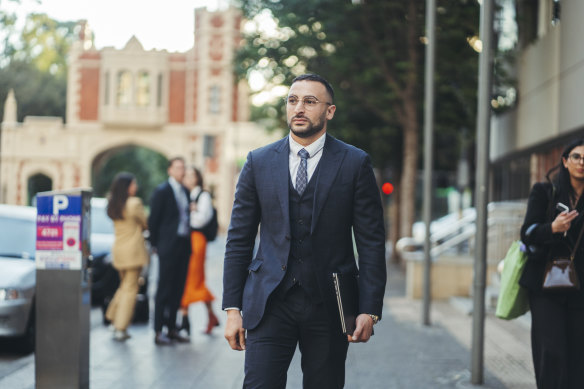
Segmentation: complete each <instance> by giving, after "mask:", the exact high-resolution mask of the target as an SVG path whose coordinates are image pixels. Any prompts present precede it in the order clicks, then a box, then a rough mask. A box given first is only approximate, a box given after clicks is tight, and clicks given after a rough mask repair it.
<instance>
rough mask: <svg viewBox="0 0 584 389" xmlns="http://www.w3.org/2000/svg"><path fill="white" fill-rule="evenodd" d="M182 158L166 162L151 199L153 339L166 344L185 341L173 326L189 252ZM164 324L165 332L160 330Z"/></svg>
mask: <svg viewBox="0 0 584 389" xmlns="http://www.w3.org/2000/svg"><path fill="white" fill-rule="evenodd" d="M184 175H185V161H184V159H183V158H181V157H176V158H172V159H171V160H170V161H169V162H168V176H169V177H168V181H166V182H164V183H162V184H160V185H159V186H158V187H157V188H156V190H155V191H154V193H153V195H152V199H151V200H150V217H149V219H148V228H149V230H150V243H151V244H152V248H153V250H154V251H156V252H157V253H158V263H159V266H158V269H159V274H158V289H157V291H156V299H155V306H154V331H155V332H156V336H155V338H154V342H155V343H156V344H157V345H168V344H171V342H172V341H173V340H176V341H178V342H188V341H189V339H188V338H185V337H183V336H181V335H179V333H178V331H177V330H176V313H177V311H178V308H179V305H180V299H181V297H182V294H183V289H184V286H185V279H186V275H187V268H188V264H189V257H190V254H191V243H190V238H189V234H190V229H189V192H188V190H187V189H186V188H185V187H184V186H183V185H182V184H181V182H182V180H183V178H184ZM164 326H166V328H167V333H166V334H165V333H164V332H163V327H164Z"/></svg>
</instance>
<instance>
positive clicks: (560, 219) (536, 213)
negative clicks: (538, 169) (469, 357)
mask: <svg viewBox="0 0 584 389" xmlns="http://www.w3.org/2000/svg"><path fill="white" fill-rule="evenodd" d="M546 179H547V182H545V183H537V184H535V185H534V186H533V188H532V190H531V193H530V195H529V201H528V204H527V213H526V215H525V221H524V223H523V226H522V227H521V240H522V241H523V243H524V244H525V245H526V246H527V252H528V258H529V259H528V261H527V263H526V265H525V269H524V271H523V274H522V277H521V280H520V284H521V285H522V286H524V287H526V288H527V289H528V291H529V304H530V309H531V348H532V356H533V365H534V370H535V380H536V383H537V387H538V388H539V389H556V388H557V389H560V388H561V389H575V388H584V291H583V290H582V288H580V289H566V290H554V291H551V290H546V289H543V288H542V285H543V280H544V273H545V269H546V264H547V262H548V261H551V260H552V259H553V258H560V257H570V255H571V253H572V250H573V248H574V247H576V246H577V250H576V252H575V256H574V263H573V264H574V265H575V268H576V274H577V276H578V278H579V279H580V282H584V242H580V244H579V245H577V242H578V238H579V235H580V232H581V230H582V229H583V228H584V218H583V217H582V214H584V199H583V198H582V192H583V191H584V139H581V140H578V141H575V142H572V143H571V144H570V145H568V147H566V148H565V150H564V151H563V153H562V156H561V159H560V162H559V163H558V165H556V166H555V167H553V168H552V169H551V170H550V171H549V172H548V173H547V175H546ZM583 241H584V239H583ZM583 285H584V284H583Z"/></svg>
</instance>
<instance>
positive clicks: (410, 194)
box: [399, 101, 419, 237]
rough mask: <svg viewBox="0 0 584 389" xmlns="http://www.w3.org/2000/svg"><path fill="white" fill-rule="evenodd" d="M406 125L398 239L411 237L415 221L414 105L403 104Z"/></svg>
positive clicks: (415, 123) (415, 120) (415, 144)
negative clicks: (404, 106)
mask: <svg viewBox="0 0 584 389" xmlns="http://www.w3.org/2000/svg"><path fill="white" fill-rule="evenodd" d="M405 105H406V114H407V116H406V123H404V154H403V155H404V156H403V170H402V176H401V185H400V203H401V209H400V223H399V224H400V237H404V236H412V225H413V224H414V221H415V205H416V180H417V176H418V137H419V136H418V120H417V118H416V114H415V111H416V109H415V106H416V103H415V102H414V101H409V102H405ZM408 106H409V107H408ZM408 111H409V112H408Z"/></svg>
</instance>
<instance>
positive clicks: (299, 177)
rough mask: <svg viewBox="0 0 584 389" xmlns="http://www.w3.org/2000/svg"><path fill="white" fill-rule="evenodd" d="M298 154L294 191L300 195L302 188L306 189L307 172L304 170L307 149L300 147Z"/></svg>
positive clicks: (302, 191)
mask: <svg viewBox="0 0 584 389" xmlns="http://www.w3.org/2000/svg"><path fill="white" fill-rule="evenodd" d="M298 155H299V156H300V166H298V173H297V174H296V192H298V194H300V195H302V193H304V189H306V184H307V183H308V173H307V171H306V164H307V161H308V157H309V156H310V154H308V151H306V150H305V149H302V150H300V151H299V152H298Z"/></svg>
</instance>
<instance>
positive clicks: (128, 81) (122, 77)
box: [116, 70, 132, 107]
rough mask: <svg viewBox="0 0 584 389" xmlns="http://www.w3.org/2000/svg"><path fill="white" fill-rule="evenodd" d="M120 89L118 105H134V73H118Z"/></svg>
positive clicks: (123, 71) (117, 96)
mask: <svg viewBox="0 0 584 389" xmlns="http://www.w3.org/2000/svg"><path fill="white" fill-rule="evenodd" d="M117 86H118V89H117V93H116V105H118V106H122V107H124V106H128V105H130V104H131V103H132V73H130V71H128V70H122V71H120V72H119V73H118V83H117Z"/></svg>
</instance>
